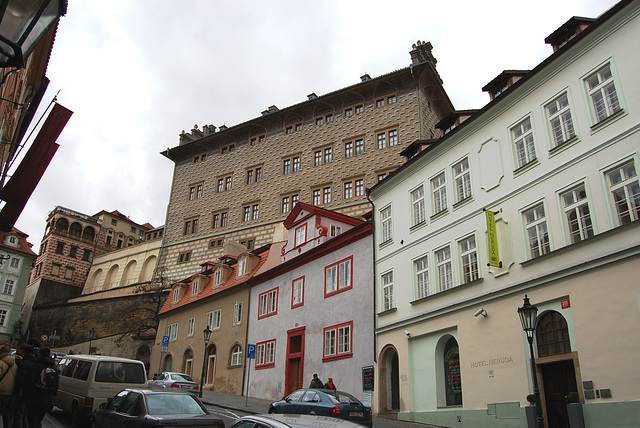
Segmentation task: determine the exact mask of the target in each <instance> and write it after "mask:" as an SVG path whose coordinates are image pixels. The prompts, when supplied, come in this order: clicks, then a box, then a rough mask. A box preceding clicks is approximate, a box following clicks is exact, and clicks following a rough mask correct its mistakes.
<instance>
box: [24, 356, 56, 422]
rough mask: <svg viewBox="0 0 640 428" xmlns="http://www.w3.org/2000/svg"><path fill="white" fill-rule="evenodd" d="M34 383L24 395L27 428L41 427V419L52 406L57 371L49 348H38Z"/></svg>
mask: <svg viewBox="0 0 640 428" xmlns="http://www.w3.org/2000/svg"><path fill="white" fill-rule="evenodd" d="M33 367H34V383H33V385H32V388H31V394H29V395H28V396H27V397H26V400H25V401H26V403H27V419H28V420H29V428H42V419H44V415H45V414H46V413H47V412H50V411H51V409H52V408H53V396H54V395H55V394H56V392H57V390H58V372H57V370H56V363H55V361H54V360H53V358H51V350H50V349H49V348H40V350H39V351H38V360H37V361H36V363H35V364H34V366H33Z"/></svg>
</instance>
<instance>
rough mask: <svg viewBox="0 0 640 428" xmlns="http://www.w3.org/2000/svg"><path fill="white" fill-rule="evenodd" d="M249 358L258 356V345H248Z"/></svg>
mask: <svg viewBox="0 0 640 428" xmlns="http://www.w3.org/2000/svg"><path fill="white" fill-rule="evenodd" d="M247 358H248V359H250V360H255V358H256V345H247Z"/></svg>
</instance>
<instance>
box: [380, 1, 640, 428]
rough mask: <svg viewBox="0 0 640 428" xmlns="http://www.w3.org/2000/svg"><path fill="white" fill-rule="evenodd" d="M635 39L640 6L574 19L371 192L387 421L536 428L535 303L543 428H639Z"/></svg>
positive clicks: (639, 105) (639, 107) (639, 34)
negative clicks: (522, 312)
mask: <svg viewBox="0 0 640 428" xmlns="http://www.w3.org/2000/svg"><path fill="white" fill-rule="evenodd" d="M638 40H640V2H638V1H623V2H620V3H619V4H617V5H616V6H614V7H613V8H612V9H610V10H609V11H607V12H606V13H604V14H603V15H602V16H600V17H599V18H598V19H596V20H589V19H582V18H573V19H571V20H569V21H568V22H567V23H566V24H565V25H563V26H562V27H561V28H560V29H558V30H557V31H556V32H554V33H553V34H552V35H551V36H549V38H547V42H548V43H550V44H552V45H554V50H555V52H554V53H553V54H552V55H551V56H549V57H548V58H547V59H546V60H545V61H543V62H542V63H541V64H540V65H538V66H537V67H536V68H535V69H534V70H531V71H530V72H527V73H521V72H505V73H503V74H502V75H501V76H499V78H497V80H495V81H493V82H491V84H490V85H488V89H489V90H490V91H491V92H492V101H491V102H490V103H489V104H487V105H486V106H485V107H484V108H482V109H481V110H479V111H478V112H477V113H476V114H474V115H473V116H472V117H470V118H469V119H467V120H466V121H464V122H463V123H462V124H460V125H459V126H458V127H457V128H455V129H454V130H452V131H450V132H449V133H447V134H446V135H445V136H444V137H443V138H442V139H441V140H440V141H439V142H438V143H437V144H435V145H431V146H430V147H429V148H428V149H426V150H424V151H422V152H421V153H418V154H417V155H415V156H414V157H413V158H412V159H411V160H410V161H409V162H407V163H406V164H405V165H403V166H402V167H401V168H399V169H398V170H397V171H396V172H395V173H393V174H392V175H391V176H390V177H388V178H387V179H385V180H384V181H382V182H381V183H379V184H377V185H376V186H374V187H373V188H372V189H371V198H372V200H373V203H374V205H375V209H374V215H375V227H374V230H375V251H376V253H375V272H376V298H377V302H378V305H377V307H376V313H377V314H376V334H377V338H376V352H377V359H378V366H377V373H376V393H375V394H376V396H375V397H376V398H375V400H374V402H375V404H376V411H378V412H385V411H397V412H398V416H399V418H400V419H403V420H413V421H420V422H428V423H433V424H438V425H446V426H456V427H465V426H467V427H497V426H505V427H525V426H527V421H526V417H525V414H526V411H525V406H526V405H527V400H526V397H527V395H528V394H530V393H532V392H533V386H532V373H531V362H530V357H529V343H528V341H527V339H526V336H525V334H524V333H523V330H522V327H521V324H520V320H519V317H518V314H517V309H518V307H520V306H522V305H523V298H524V297H525V294H526V295H528V296H529V298H530V299H531V302H532V303H533V304H535V305H536V306H537V308H538V310H539V311H538V318H537V329H536V334H535V337H534V343H533V345H534V346H533V348H534V353H535V363H536V374H537V379H538V381H539V386H540V391H541V397H542V408H543V413H544V418H545V422H546V426H551V427H563V426H569V425H568V421H567V406H566V398H565V397H567V396H569V393H570V392H577V396H578V399H579V402H580V403H581V404H582V407H581V408H582V414H583V416H584V421H585V425H584V426H587V427H603V426H607V427H613V426H619V427H630V426H637V423H638V422H637V421H638V417H639V415H640V401H639V400H640V389H639V388H638V385H639V384H640V371H639V370H638V368H637V358H638V355H639V354H640V343H639V341H638V340H637V338H638V333H637V330H638V327H639V325H640V308H639V304H638V302H639V297H640V294H639V292H638V290H639V288H638V274H639V273H640V258H639V255H640V221H638V219H639V217H640V186H639V183H638V175H637V174H638V171H640V157H639V153H638V151H639V149H640V132H639V131H640V85H639V84H638V72H639V71H640V56H639V55H637V54H636V53H635V49H636V45H637V42H638ZM518 78H519V80H518ZM485 210H489V211H492V212H494V213H495V221H493V220H487V216H486V213H485ZM494 225H495V230H496V234H497V238H496V240H495V241H493V240H492V239H491V238H490V236H492V231H491V229H492V228H493V226H494ZM496 243H497V244H498V249H497V251H496V248H495V244H496ZM490 248H491V250H490ZM498 261H499V262H500V263H494V264H497V266H488V263H490V262H498ZM474 315H475V316H474ZM571 395H575V394H571Z"/></svg>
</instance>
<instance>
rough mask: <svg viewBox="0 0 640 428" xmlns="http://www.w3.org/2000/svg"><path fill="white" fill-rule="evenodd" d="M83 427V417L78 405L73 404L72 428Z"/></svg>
mask: <svg viewBox="0 0 640 428" xmlns="http://www.w3.org/2000/svg"><path fill="white" fill-rule="evenodd" d="M81 427H82V417H81V416H80V409H79V408H78V403H73V407H72V408H71V428H81Z"/></svg>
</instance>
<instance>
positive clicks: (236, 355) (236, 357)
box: [230, 343, 242, 366]
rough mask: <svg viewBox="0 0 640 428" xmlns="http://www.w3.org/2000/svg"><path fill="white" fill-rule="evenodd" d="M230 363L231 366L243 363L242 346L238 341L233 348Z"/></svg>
mask: <svg viewBox="0 0 640 428" xmlns="http://www.w3.org/2000/svg"><path fill="white" fill-rule="evenodd" d="M230 363H231V366H240V365H242V346H240V344H239V343H236V344H235V345H233V347H232V348H231V355H230Z"/></svg>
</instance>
